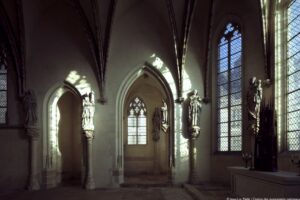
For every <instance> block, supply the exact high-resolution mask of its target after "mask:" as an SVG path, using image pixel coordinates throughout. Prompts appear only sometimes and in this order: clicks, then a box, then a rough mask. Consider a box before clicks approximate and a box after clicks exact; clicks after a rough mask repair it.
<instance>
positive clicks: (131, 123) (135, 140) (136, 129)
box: [127, 97, 147, 145]
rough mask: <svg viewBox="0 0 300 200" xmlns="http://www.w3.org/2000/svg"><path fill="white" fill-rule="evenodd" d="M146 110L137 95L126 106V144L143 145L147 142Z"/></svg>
mask: <svg viewBox="0 0 300 200" xmlns="http://www.w3.org/2000/svg"><path fill="white" fill-rule="evenodd" d="M146 113H147V110H146V106H145V103H144V102H143V100H142V99H141V98H139V97H135V98H134V99H133V100H132V101H131V102H130V103H129V108H128V118H127V123H128V124H127V128H128V132H127V133H128V136H127V144H129V145H145V144H147V116H146Z"/></svg>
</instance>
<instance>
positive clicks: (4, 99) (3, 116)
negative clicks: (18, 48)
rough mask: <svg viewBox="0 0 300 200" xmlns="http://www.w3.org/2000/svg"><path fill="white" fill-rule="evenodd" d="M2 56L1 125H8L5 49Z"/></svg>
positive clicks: (0, 87) (0, 69) (2, 50)
mask: <svg viewBox="0 0 300 200" xmlns="http://www.w3.org/2000/svg"><path fill="white" fill-rule="evenodd" d="M0 53H1V55H0V124H6V123H7V58H6V51H5V48H4V47H2V49H1V52H0Z"/></svg>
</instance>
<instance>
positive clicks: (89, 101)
mask: <svg viewBox="0 0 300 200" xmlns="http://www.w3.org/2000/svg"><path fill="white" fill-rule="evenodd" d="M82 97H83V100H82V104H83V111H82V129H83V130H94V122H93V119H94V113H95V100H94V93H93V92H90V93H88V94H85V95H83V96H82Z"/></svg>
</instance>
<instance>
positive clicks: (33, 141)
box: [25, 126, 40, 190]
mask: <svg viewBox="0 0 300 200" xmlns="http://www.w3.org/2000/svg"><path fill="white" fill-rule="evenodd" d="M25 130H26V134H27V135H28V137H29V144H30V167H29V177H28V178H29V180H28V185H27V189H28V190H39V189H40V184H39V177H38V175H39V173H38V169H37V161H38V155H37V143H38V136H39V129H38V128H37V127H35V126H28V127H25Z"/></svg>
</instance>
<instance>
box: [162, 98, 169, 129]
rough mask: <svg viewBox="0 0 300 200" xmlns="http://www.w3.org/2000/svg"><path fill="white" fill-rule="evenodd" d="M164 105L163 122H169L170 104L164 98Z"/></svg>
mask: <svg viewBox="0 0 300 200" xmlns="http://www.w3.org/2000/svg"><path fill="white" fill-rule="evenodd" d="M162 102H163V106H162V107H161V112H162V123H163V124H168V106H167V103H166V102H165V101H164V100H162Z"/></svg>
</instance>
